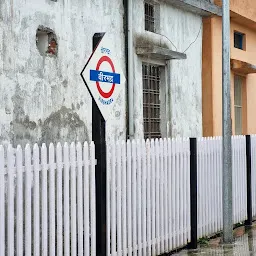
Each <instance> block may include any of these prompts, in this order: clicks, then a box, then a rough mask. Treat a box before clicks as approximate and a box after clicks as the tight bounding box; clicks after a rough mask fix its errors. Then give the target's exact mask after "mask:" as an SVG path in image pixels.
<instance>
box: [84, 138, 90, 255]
mask: <svg viewBox="0 0 256 256" xmlns="http://www.w3.org/2000/svg"><path fill="white" fill-rule="evenodd" d="M83 160H84V194H83V196H84V255H85V256H89V255H90V229H89V227H90V220H89V216H90V212H89V211H90V197H89V195H90V189H89V179H90V176H89V170H90V169H89V148H88V143H87V142H85V143H84V152H83Z"/></svg>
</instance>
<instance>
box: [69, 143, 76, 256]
mask: <svg viewBox="0 0 256 256" xmlns="http://www.w3.org/2000/svg"><path fill="white" fill-rule="evenodd" d="M70 166H71V172H70V185H71V191H70V197H71V210H70V211H71V216H70V217H71V255H72V256H76V255H77V222H76V219H77V203H76V202H77V201H76V197H77V194H76V182H77V179H76V148H75V143H72V144H71V146H70Z"/></svg>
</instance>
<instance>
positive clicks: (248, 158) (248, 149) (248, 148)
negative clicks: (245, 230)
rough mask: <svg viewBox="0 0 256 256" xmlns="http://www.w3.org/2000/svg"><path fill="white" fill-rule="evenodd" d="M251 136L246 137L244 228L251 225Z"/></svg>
mask: <svg viewBox="0 0 256 256" xmlns="http://www.w3.org/2000/svg"><path fill="white" fill-rule="evenodd" d="M251 158H252V156H251V136H250V135H246V169H247V220H246V221H245V225H246V226H251V225H252V162H251V160H252V159H251Z"/></svg>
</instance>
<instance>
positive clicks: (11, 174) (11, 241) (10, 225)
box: [7, 145, 14, 256]
mask: <svg viewBox="0 0 256 256" xmlns="http://www.w3.org/2000/svg"><path fill="white" fill-rule="evenodd" d="M13 153H14V152H13V147H12V146H11V145H9V147H8V151H7V167H8V199H7V200H8V201H7V202H8V221H7V225H8V236H7V237H8V238H7V239H8V256H13V255H14V154H13Z"/></svg>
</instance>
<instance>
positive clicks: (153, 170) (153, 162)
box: [149, 139, 157, 255]
mask: <svg viewBox="0 0 256 256" xmlns="http://www.w3.org/2000/svg"><path fill="white" fill-rule="evenodd" d="M150 147H151V156H150V158H151V170H150V175H151V177H152V179H151V184H150V186H151V199H152V200H151V209H150V208H149V209H150V210H151V237H152V255H156V250H157V248H156V242H157V240H156V210H155V209H156V151H155V141H154V140H153V139H152V140H151V141H150Z"/></svg>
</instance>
